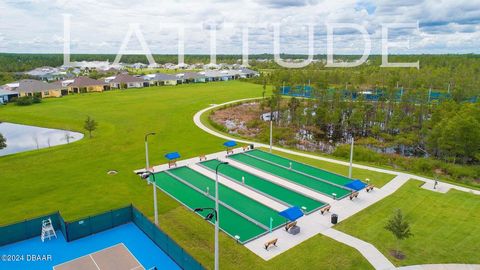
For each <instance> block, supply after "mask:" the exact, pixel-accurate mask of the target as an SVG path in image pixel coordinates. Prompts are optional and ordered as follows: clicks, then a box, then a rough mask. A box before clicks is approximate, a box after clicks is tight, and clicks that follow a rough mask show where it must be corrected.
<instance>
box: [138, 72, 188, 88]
mask: <svg viewBox="0 0 480 270" xmlns="http://www.w3.org/2000/svg"><path fill="white" fill-rule="evenodd" d="M143 78H144V80H145V81H146V82H148V85H149V86H158V85H177V83H178V81H179V79H178V78H177V76H175V75H170V74H164V73H155V74H148V75H145V76H143Z"/></svg>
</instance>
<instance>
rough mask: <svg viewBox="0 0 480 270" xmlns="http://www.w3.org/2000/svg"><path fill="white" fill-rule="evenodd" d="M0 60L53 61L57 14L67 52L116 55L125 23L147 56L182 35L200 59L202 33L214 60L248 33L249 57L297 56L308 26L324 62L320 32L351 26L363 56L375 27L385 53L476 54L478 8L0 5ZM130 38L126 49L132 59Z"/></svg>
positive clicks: (307, 1)
mask: <svg viewBox="0 0 480 270" xmlns="http://www.w3.org/2000/svg"><path fill="white" fill-rule="evenodd" d="M0 12H1V13H0V14H1V15H0V52H17V53H62V52H63V48H64V46H63V42H64V15H65V14H69V15H70V20H71V31H70V42H71V45H70V48H71V52H72V53H92V54H95V53H117V52H118V51H119V49H120V47H121V44H122V41H124V39H125V35H126V34H127V32H128V30H129V28H130V27H131V26H130V25H131V24H136V25H138V29H139V31H140V32H141V33H142V35H143V37H144V39H145V43H146V44H147V46H148V48H149V49H150V51H151V52H152V53H155V54H176V53H177V52H178V36H179V34H178V33H179V29H182V28H183V29H184V37H185V43H184V44H185V45H184V46H185V49H184V51H185V54H209V53H210V51H211V50H210V48H211V47H210V42H211V36H212V32H213V31H212V29H215V35H214V37H215V40H216V42H217V43H216V53H218V54H241V53H242V44H244V43H243V38H242V37H243V36H242V33H243V31H244V30H243V29H244V28H248V52H249V53H250V54H259V53H273V52H274V45H273V44H274V39H273V37H274V29H275V25H277V27H278V29H280V42H279V44H280V47H279V48H280V49H279V50H280V52H282V53H294V54H306V53H307V52H308V44H309V35H308V33H309V32H308V30H309V27H312V29H313V48H314V53H315V54H325V53H326V52H327V51H326V48H327V36H326V33H327V24H328V25H331V24H354V25H356V26H358V27H360V28H362V29H365V31H366V32H367V33H368V38H369V39H370V40H371V47H372V49H371V52H372V53H375V54H378V53H381V48H382V25H383V26H385V25H388V24H394V23H396V24H405V23H408V24H410V25H413V26H417V25H418V28H417V27H414V28H412V27H410V28H405V27H403V28H396V29H391V30H389V32H388V33H389V34H388V36H389V39H388V41H389V42H390V43H392V44H391V45H389V53H398V54H422V53H480V0H468V1H465V0H427V1H421V0H382V1H380V0H379V1H377V0H345V1H343V0H342V1H332V0H330V1H327V0H278V1H275V0H234V1H231V0H201V1H199V0H175V1H162V0H136V1H131V0H130V1H127V0H115V1H113V0H108V1H96V0H81V1H77V0H0ZM333 33H334V37H333V44H334V46H333V48H334V52H335V53H336V54H358V53H362V52H363V48H364V46H365V43H364V41H363V39H362V36H361V35H360V33H359V32H358V30H355V29H352V28H335V30H334V32H333ZM140 44H141V43H140V42H139V41H138V40H137V38H136V36H135V35H134V36H133V37H132V38H131V40H130V41H129V42H128V46H127V50H137V51H138V50H139V49H140V47H141V46H140Z"/></svg>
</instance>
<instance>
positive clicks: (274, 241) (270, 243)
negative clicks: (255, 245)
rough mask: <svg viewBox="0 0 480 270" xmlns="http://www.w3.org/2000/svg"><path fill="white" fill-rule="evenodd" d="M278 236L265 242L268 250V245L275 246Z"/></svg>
mask: <svg viewBox="0 0 480 270" xmlns="http://www.w3.org/2000/svg"><path fill="white" fill-rule="evenodd" d="M277 241H278V238H275V239H272V240H270V241H268V242H266V243H265V249H266V250H268V248H269V247H270V246H277Z"/></svg>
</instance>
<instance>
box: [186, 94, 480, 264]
mask: <svg viewBox="0 0 480 270" xmlns="http://www.w3.org/2000/svg"><path fill="white" fill-rule="evenodd" d="M258 99H260V98H259V97H258V98H247V99H239V100H234V101H230V102H226V103H222V104H213V105H211V106H210V107H208V108H205V109H202V110H200V111H199V112H197V113H196V114H195V115H194V116H193V122H194V123H195V125H197V126H198V127H199V128H200V129H202V130H204V131H205V132H207V133H210V134H211V135H213V136H216V137H219V138H223V139H226V140H235V141H237V142H240V143H245V144H253V145H254V146H255V147H265V148H269V147H270V146H269V145H267V144H264V143H258V142H253V141H248V140H244V139H239V138H236V137H230V136H228V135H225V134H222V133H220V132H217V131H215V130H212V129H210V128H209V127H207V126H206V125H204V124H203V123H202V121H201V116H202V115H203V114H204V113H205V112H207V111H209V110H212V109H215V108H218V107H222V106H224V105H228V104H233V103H238V102H243V101H253V100H258ZM272 149H274V150H276V151H280V152H284V153H287V154H292V155H297V156H302V157H306V158H311V159H317V160H322V161H327V162H331V163H336V164H340V165H345V166H349V165H350V164H349V163H348V162H345V161H340V160H336V159H331V158H326V157H320V156H316V155H311V154H307V153H301V152H297V151H293V150H289V149H284V148H280V147H277V146H273V147H272ZM352 166H353V167H355V168H359V169H364V170H370V171H375V172H382V173H387V174H392V175H395V176H396V177H395V178H394V179H393V180H392V181H390V182H389V183H388V184H387V185H385V186H384V187H382V188H381V191H382V192H384V193H385V194H386V196H388V195H390V194H392V193H393V192H395V191H396V190H397V189H399V188H400V187H401V186H402V185H403V184H404V183H405V182H406V181H407V180H408V179H416V180H420V181H423V182H425V184H424V185H423V186H422V187H423V188H425V189H428V190H431V191H435V192H442V193H444V192H447V191H448V190H450V189H452V188H453V189H457V190H460V191H464V192H469V193H472V194H476V195H480V191H479V190H474V189H470V188H466V187H462V186H457V185H454V184H450V183H444V182H439V184H438V185H437V188H436V189H433V185H434V182H435V181H434V180H432V179H429V178H426V177H422V176H418V175H414V174H410V173H404V172H398V171H393V170H388V169H381V168H376V167H370V166H367V165H361V164H353V165H352ZM381 197H382V198H384V196H381ZM323 234H324V235H327V236H329V237H331V238H333V239H335V240H337V241H339V242H342V243H344V244H346V245H349V246H351V247H353V248H355V249H357V250H358V251H359V252H360V253H361V254H362V255H363V256H364V257H365V258H366V259H367V260H368V261H369V262H370V263H371V264H372V265H373V266H374V267H375V268H376V269H394V268H395V267H394V266H393V264H392V263H391V262H390V261H389V260H388V259H387V258H386V257H385V256H384V255H383V254H382V253H381V252H380V251H379V250H378V249H376V248H375V247H374V246H373V245H371V244H369V243H366V242H364V241H362V240H360V239H358V238H355V237H353V236H350V235H348V234H345V233H341V232H339V231H337V230H334V229H332V228H330V229H329V230H328V231H325V232H323ZM452 267H453V268H452ZM398 269H405V270H406V269H412V270H417V269H418V270H420V269H459V270H462V269H465V270H467V269H480V265H468V264H436V265H414V266H407V267H400V268H398Z"/></svg>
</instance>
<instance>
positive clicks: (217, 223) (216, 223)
mask: <svg viewBox="0 0 480 270" xmlns="http://www.w3.org/2000/svg"><path fill="white" fill-rule="evenodd" d="M227 164H228V162H226V161H224V162H220V163H218V164H217V167H216V168H215V212H216V215H217V219H216V222H215V270H218V230H219V223H220V217H219V216H218V212H219V211H218V167H220V166H221V165H227Z"/></svg>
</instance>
